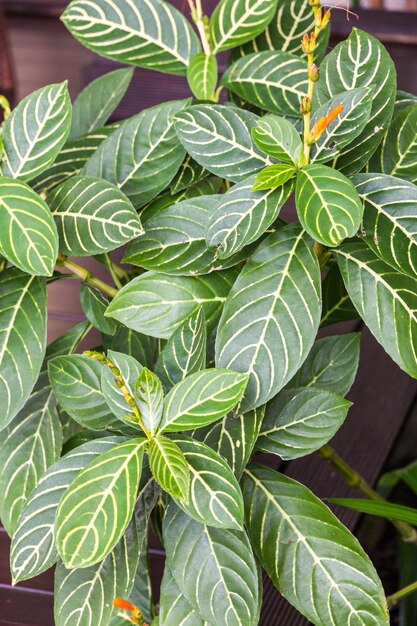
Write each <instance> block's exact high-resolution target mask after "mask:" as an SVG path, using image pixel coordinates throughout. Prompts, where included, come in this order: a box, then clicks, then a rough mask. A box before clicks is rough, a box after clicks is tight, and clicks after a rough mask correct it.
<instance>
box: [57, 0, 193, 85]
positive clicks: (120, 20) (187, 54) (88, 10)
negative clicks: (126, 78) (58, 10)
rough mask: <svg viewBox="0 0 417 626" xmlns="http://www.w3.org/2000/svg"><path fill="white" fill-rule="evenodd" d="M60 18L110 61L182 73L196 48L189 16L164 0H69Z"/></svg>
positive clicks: (72, 32)
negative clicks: (87, 0)
mask: <svg viewBox="0 0 417 626" xmlns="http://www.w3.org/2000/svg"><path fill="white" fill-rule="evenodd" d="M61 19H62V21H63V22H64V24H65V26H66V27H67V28H68V30H69V31H70V32H71V34H72V35H73V36H74V37H75V38H76V39H78V41H80V42H81V43H82V44H83V45H84V46H86V47H87V48H90V49H91V50H93V51H94V52H97V53H98V54H100V55H101V56H105V57H107V58H109V59H113V60H114V61H119V62H121V63H129V64H131V65H137V66H139V67H148V68H150V69H154V70H158V71H159V72H166V73H167V74H180V75H185V73H186V71H187V65H188V63H189V59H190V58H191V57H192V56H194V54H196V53H197V52H199V50H200V44H199V41H198V39H197V36H196V34H195V33H194V31H193V29H192V28H191V25H190V23H189V22H188V20H187V19H186V18H185V17H184V16H183V15H182V14H181V13H180V12H179V11H178V10H177V9H175V8H174V7H173V6H172V5H171V4H169V3H168V2H163V1H162V0H152V1H151V2H147V1H146V0H136V1H135V4H132V2H131V0H112V2H110V3H109V2H107V1H106V0H95V2H94V4H93V5H91V4H90V3H89V2H86V0H73V2H71V3H70V5H69V6H68V7H67V9H66V10H65V12H64V14H63V16H62V18H61Z"/></svg>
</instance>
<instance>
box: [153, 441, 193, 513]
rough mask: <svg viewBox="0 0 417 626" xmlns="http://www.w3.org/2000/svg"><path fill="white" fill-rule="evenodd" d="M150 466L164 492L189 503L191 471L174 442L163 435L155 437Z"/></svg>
mask: <svg viewBox="0 0 417 626" xmlns="http://www.w3.org/2000/svg"><path fill="white" fill-rule="evenodd" d="M149 466H150V468H151V472H152V474H153V476H154V478H155V480H156V481H157V482H158V484H159V485H161V487H162V489H164V491H166V492H167V493H169V494H170V495H171V496H173V497H174V498H177V499H178V500H180V501H184V502H187V501H188V498H189V489H190V470H189V468H188V463H187V461H186V459H185V456H184V454H183V453H182V451H181V448H179V447H178V445H177V444H176V443H175V442H174V441H171V439H168V438H167V437H164V436H163V435H160V436H158V437H154V438H153V439H152V440H151V441H150V443H149Z"/></svg>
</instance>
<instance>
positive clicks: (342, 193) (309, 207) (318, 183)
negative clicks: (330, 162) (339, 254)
mask: <svg viewBox="0 0 417 626" xmlns="http://www.w3.org/2000/svg"><path fill="white" fill-rule="evenodd" d="M295 204H296V207H297V213H298V217H299V219H300V222H301V224H302V226H303V227H304V228H305V229H306V231H307V232H308V233H309V234H310V235H311V237H313V238H314V239H316V240H317V241H319V242H320V243H322V244H324V245H325V246H331V247H334V246H337V245H339V244H340V243H341V242H342V241H343V239H346V238H347V237H353V236H354V235H355V234H356V233H357V231H358V230H359V227H360V224H361V221H362V215H363V206H362V202H361V200H360V198H359V196H358V193H357V191H356V189H355V187H354V185H353V183H352V182H351V181H350V180H349V179H348V178H346V176H344V175H343V174H341V173H340V172H338V171H336V170H334V169H333V168H331V167H327V165H316V164H312V165H307V166H306V167H305V168H303V169H302V170H300V172H299V173H298V176H297V183H296V187H295Z"/></svg>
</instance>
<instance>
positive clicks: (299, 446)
mask: <svg viewBox="0 0 417 626" xmlns="http://www.w3.org/2000/svg"><path fill="white" fill-rule="evenodd" d="M351 405H352V403H351V402H348V401H347V400H345V399H344V398H342V396H339V395H338V394H336V393H333V392H331V391H326V390H324V389H316V388H308V387H298V388H295V389H284V390H283V391H281V393H279V394H278V395H277V396H276V398H274V399H273V400H272V402H270V403H269V404H268V407H267V409H266V412H265V417H264V420H263V422H262V427H261V432H260V433H259V438H258V440H257V442H256V448H257V450H262V452H269V453H271V454H278V455H279V456H280V457H281V458H282V459H284V461H291V460H293V459H299V458H300V457H303V456H306V455H307V454H311V453H312V452H315V451H316V450H318V449H319V448H321V446H323V445H324V444H325V443H327V442H328V441H330V439H331V438H332V437H333V436H334V435H335V434H336V433H337V431H338V430H339V428H340V427H341V425H342V424H343V422H344V420H345V417H346V415H347V412H348V410H349V407H350V406H351Z"/></svg>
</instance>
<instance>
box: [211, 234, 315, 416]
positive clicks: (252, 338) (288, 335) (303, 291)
mask: <svg viewBox="0 0 417 626" xmlns="http://www.w3.org/2000/svg"><path fill="white" fill-rule="evenodd" d="M320 313H321V294H320V270H319V266H318V262H317V257H316V256H315V254H314V253H313V250H312V242H311V240H310V239H309V237H308V236H307V235H306V233H305V232H304V231H303V230H302V229H301V228H300V227H299V226H296V225H288V226H284V227H283V228H280V229H279V230H277V231H276V232H274V233H272V234H271V235H269V236H268V237H267V238H266V239H264V240H263V241H262V243H261V244H260V245H259V247H258V248H257V250H256V251H255V253H254V254H253V255H252V257H251V258H250V259H249V260H248V262H247V263H246V265H245V267H244V268H243V270H242V272H241V273H240V275H239V277H238V279H237V281H236V282H235V284H234V285H233V287H232V289H231V291H230V294H229V296H228V298H227V301H226V304H225V306H224V309H223V314H222V317H221V320H220V323H219V331H218V335H217V341H216V366H217V367H227V368H230V369H235V370H237V371H241V372H245V373H248V374H249V375H250V379H249V383H248V386H247V388H246V392H245V396H244V399H243V401H242V403H241V406H240V409H239V410H240V411H242V412H246V411H248V410H250V409H252V408H256V407H258V406H261V405H262V404H265V403H266V402H267V401H268V400H269V399H271V398H273V397H274V396H275V395H276V394H277V393H278V391H280V389H282V387H283V386H284V385H285V384H286V383H287V382H288V381H289V380H290V379H291V378H292V377H293V375H294V374H295V373H296V372H297V370H298V369H299V368H300V366H301V364H302V363H303V361H304V360H305V358H306V357H307V355H308V353H309V351H310V349H311V346H312V345H313V341H314V339H315V336H316V333H317V329H318V325H319V321H320Z"/></svg>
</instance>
